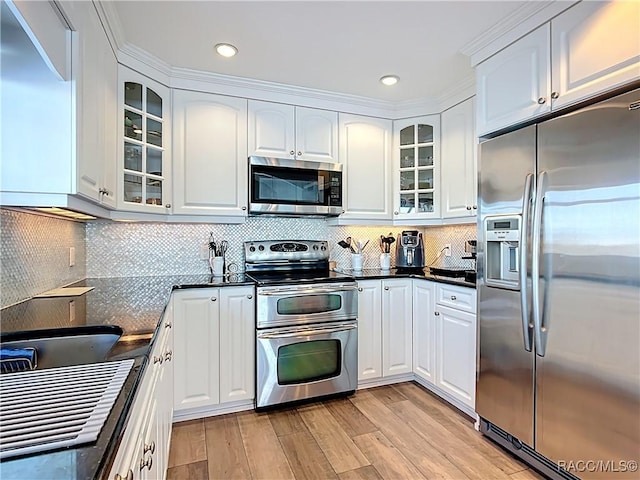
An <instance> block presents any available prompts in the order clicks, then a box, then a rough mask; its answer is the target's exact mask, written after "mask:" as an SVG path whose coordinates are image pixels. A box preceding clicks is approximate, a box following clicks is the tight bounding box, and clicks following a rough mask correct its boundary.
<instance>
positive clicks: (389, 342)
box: [358, 278, 412, 382]
mask: <svg viewBox="0 0 640 480" xmlns="http://www.w3.org/2000/svg"><path fill="white" fill-rule="evenodd" d="M358 291H359V297H358V381H359V382H362V381H367V380H374V379H380V378H383V377H389V376H393V375H399V374H406V373H411V371H412V353H411V352H412V343H411V338H412V325H411V318H412V305H411V279H405V278H398V279H386V280H362V281H359V282H358Z"/></svg>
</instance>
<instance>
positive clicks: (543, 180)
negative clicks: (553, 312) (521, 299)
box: [531, 171, 548, 357]
mask: <svg viewBox="0 0 640 480" xmlns="http://www.w3.org/2000/svg"><path fill="white" fill-rule="evenodd" d="M546 189H547V172H545V171H542V172H540V173H539V174H538V184H537V186H536V199H535V202H534V204H533V231H532V237H533V238H532V240H531V244H532V245H531V285H532V288H531V296H532V307H533V334H534V338H535V344H536V354H537V355H538V356H540V357H544V355H545V353H546V350H547V333H548V329H547V328H546V327H545V326H543V324H542V311H541V310H542V309H541V308H540V247H541V245H540V244H541V238H540V234H541V232H542V210H543V209H544V195H545V192H546Z"/></svg>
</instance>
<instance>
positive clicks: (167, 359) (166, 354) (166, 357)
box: [151, 350, 173, 453]
mask: <svg viewBox="0 0 640 480" xmlns="http://www.w3.org/2000/svg"><path fill="white" fill-rule="evenodd" d="M172 358H173V352H172V351H171V350H169V351H168V352H167V353H165V354H164V359H165V360H166V361H167V362H170V361H171V359H172ZM151 453H153V452H151Z"/></svg>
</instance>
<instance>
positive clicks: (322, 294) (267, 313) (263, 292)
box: [256, 282, 358, 328]
mask: <svg viewBox="0 0 640 480" xmlns="http://www.w3.org/2000/svg"><path fill="white" fill-rule="evenodd" d="M357 292H358V288H357V285H356V283H355V282H344V283H322V284H320V283H312V284H308V285H298V286H295V285H286V286H284V285H281V286H273V287H258V289H257V300H256V325H257V327H258V328H269V327H280V326H287V325H289V326H292V325H304V324H308V323H319V322H336V321H340V320H353V319H356V318H357V317H358V295H357Z"/></svg>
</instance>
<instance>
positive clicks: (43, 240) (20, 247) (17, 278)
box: [0, 209, 86, 307]
mask: <svg viewBox="0 0 640 480" xmlns="http://www.w3.org/2000/svg"><path fill="white" fill-rule="evenodd" d="M69 247H74V248H75V266H73V267H70V266H69ZM85 252H86V249H85V226H84V224H82V223H79V222H73V221H70V220H64V219H58V218H52V217H46V216H43V215H36V214H32V213H26V212H23V211H16V210H9V209H0V307H6V306H8V305H12V304H14V303H17V302H20V301H22V300H25V299H27V298H30V297H32V296H33V295H37V294H39V293H42V292H45V291H47V290H50V289H52V288H57V287H61V286H63V285H68V284H69V283H72V282H75V281H77V280H82V279H83V278H85V277H86V255H85Z"/></svg>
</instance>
